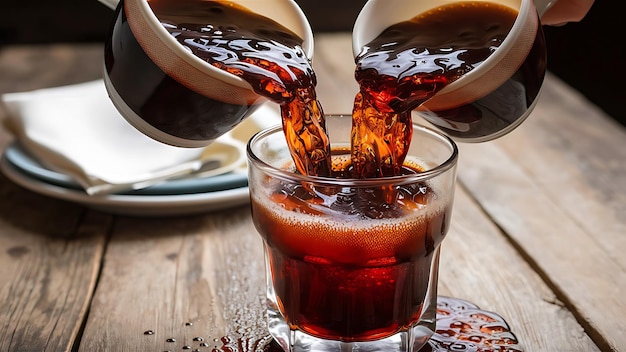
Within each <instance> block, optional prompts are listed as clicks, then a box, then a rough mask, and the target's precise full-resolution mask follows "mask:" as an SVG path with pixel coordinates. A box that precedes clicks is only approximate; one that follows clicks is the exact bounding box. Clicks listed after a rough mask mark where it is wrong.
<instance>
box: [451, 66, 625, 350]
mask: <svg viewBox="0 0 626 352" xmlns="http://www.w3.org/2000/svg"><path fill="white" fill-rule="evenodd" d="M548 79H549V80H550V85H549V86H548V87H551V88H552V89H550V88H549V89H547V90H546V92H544V93H545V95H544V96H543V97H542V98H541V99H542V100H541V101H540V102H539V104H538V106H537V110H536V112H535V113H534V114H533V116H531V118H530V119H529V120H528V121H527V122H526V123H525V124H524V125H522V127H521V128H519V129H518V130H517V131H515V132H513V133H512V134H511V135H510V136H507V137H505V138H502V139H501V140H498V141H496V142H495V143H484V144H480V145H463V146H462V147H463V148H462V150H461V152H462V159H461V161H462V162H461V165H460V170H461V171H460V172H459V179H460V180H461V182H462V183H463V184H465V185H466V187H467V189H468V190H469V191H470V192H471V193H472V196H473V197H474V198H475V199H477V201H478V202H479V203H480V204H481V205H482V206H483V207H484V209H485V211H486V212H487V213H488V214H489V215H490V216H491V217H492V218H493V219H494V221H495V222H496V223H497V224H498V225H499V226H500V227H502V228H503V229H504V231H505V232H506V233H507V235H508V236H510V238H511V240H512V241H514V242H515V245H516V246H517V247H518V248H519V249H520V251H521V252H522V253H523V255H524V256H525V257H527V259H528V260H529V262H531V263H532V265H533V266H535V268H536V269H537V270H538V272H540V273H541V275H542V276H543V277H544V279H545V280H546V281H547V282H548V283H549V284H550V285H551V286H552V287H553V288H554V290H555V291H556V292H557V295H558V297H559V299H560V300H561V301H563V302H564V303H565V304H566V306H567V307H568V308H569V309H571V310H572V311H573V312H574V313H575V315H576V316H577V318H578V319H579V321H580V322H581V324H583V326H584V327H585V329H586V330H587V333H589V334H590V335H591V337H592V338H593V339H594V341H596V343H598V344H599V345H600V346H601V347H602V348H603V350H607V351H609V350H610V351H616V350H619V349H620V348H624V346H626V327H625V325H624V324H623V318H624V316H625V314H626V304H625V303H624V300H623V299H622V293H623V292H626V272H625V271H624V268H625V263H626V261H625V260H624V256H623V250H624V248H626V242H625V241H626V240H625V238H624V230H626V220H625V219H624V217H623V215H624V213H625V212H624V211H625V210H626V209H625V208H624V206H625V204H626V202H625V198H624V191H623V190H624V189H625V188H626V178H624V176H623V175H624V171H625V169H624V168H625V165H624V163H623V160H625V157H626V153H625V152H624V149H623V148H619V147H617V148H614V147H613V146H618V145H624V143H623V142H625V141H626V133H625V132H624V130H623V129H622V128H621V127H619V126H617V125H616V124H614V123H612V122H610V121H609V120H608V119H607V118H606V117H605V116H602V115H601V113H599V112H598V111H595V110H591V109H589V108H586V105H585V104H584V103H583V100H582V98H581V97H578V98H579V99H580V100H579V99H576V97H577V96H576V95H575V94H574V93H573V92H571V91H567V88H566V87H565V86H563V85H561V84H560V83H559V82H557V81H555V80H554V79H553V78H552V77H549V78H548ZM563 107H566V108H563ZM562 110H566V111H567V110H569V111H571V112H572V113H571V114H568V115H567V116H563V115H562V113H557V111H562ZM620 160H621V161H620Z"/></svg>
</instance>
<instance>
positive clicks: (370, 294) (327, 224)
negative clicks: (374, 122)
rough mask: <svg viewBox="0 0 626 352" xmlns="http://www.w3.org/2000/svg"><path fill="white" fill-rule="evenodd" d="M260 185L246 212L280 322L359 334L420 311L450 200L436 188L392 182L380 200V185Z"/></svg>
mask: <svg viewBox="0 0 626 352" xmlns="http://www.w3.org/2000/svg"><path fill="white" fill-rule="evenodd" d="M346 159H347V160H349V152H348V154H347V156H346ZM346 165H347V163H343V164H342V165H335V168H334V169H335V172H336V173H339V174H341V173H343V172H345V171H346V170H345V166H346ZM402 172H403V173H405V174H411V173H416V172H420V171H419V169H417V168H411V167H405V168H403V171H402ZM261 192H263V191H261ZM267 192H269V194H268V195H264V196H262V197H259V198H256V197H252V214H253V217H254V223H255V225H256V227H257V230H258V231H259V233H260V234H261V236H262V237H263V238H264V240H265V244H266V250H267V253H268V264H269V266H270V268H271V273H272V274H271V280H272V284H273V288H274V292H275V296H276V299H277V301H278V305H279V306H280V310H281V312H283V314H284V318H285V320H286V321H287V323H288V324H289V325H291V326H293V327H296V328H297V329H300V330H302V331H305V332H307V333H309V334H311V335H314V336H317V337H321V338H326V339H337V340H344V341H365V340H374V339H378V338H383V337H386V336H389V335H392V334H394V333H396V332H398V331H399V330H400V329H402V328H404V327H406V326H408V325H410V324H411V323H412V322H415V321H417V320H418V319H419V318H420V313H421V312H422V309H423V308H424V307H423V304H424V297H425V296H427V294H426V290H427V288H428V286H429V282H430V280H431V263H432V260H433V254H434V250H435V248H437V246H438V244H439V242H440V241H441V240H442V239H443V237H444V235H445V233H446V231H447V228H448V223H449V219H450V209H449V208H448V204H450V203H449V202H448V201H447V200H445V199H443V198H439V197H440V195H438V194H437V192H436V191H435V190H432V189H431V188H430V187H429V186H428V185H427V184H413V185H407V186H398V187H394V194H396V198H395V199H394V201H392V202H389V201H388V200H387V199H386V197H387V195H388V193H389V189H386V188H383V187H381V188H374V187H368V188H358V187H346V186H343V187H337V188H336V189H333V188H332V187H328V188H322V189H319V188H317V189H315V190H314V191H311V189H310V188H309V187H307V186H303V185H293V184H292V185H286V184H284V183H283V182H281V181H280V180H273V181H272V180H270V181H269V185H268V187H267ZM266 197H268V198H269V199H270V201H267V198H266ZM323 199H324V200H326V201H325V205H324V206H323V207H319V206H318V204H319V203H320V202H322V200H323Z"/></svg>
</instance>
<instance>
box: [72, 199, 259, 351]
mask: <svg viewBox="0 0 626 352" xmlns="http://www.w3.org/2000/svg"><path fill="white" fill-rule="evenodd" d="M104 261H105V263H106V264H105V266H104V268H103V271H102V275H101V280H100V283H99V285H98V289H97V291H96V293H95V296H94V299H93V304H92V307H91V313H90V315H89V319H88V322H87V325H86V328H85V333H84V335H83V339H82V342H81V345H80V351H137V350H145V351H167V350H172V351H180V350H182V348H183V346H186V345H188V346H192V347H193V348H194V349H195V348H199V346H200V341H193V338H194V337H202V338H203V340H204V342H207V343H209V344H210V347H211V348H214V347H217V348H218V349H220V350H222V347H223V346H225V345H228V346H232V347H233V348H234V350H235V351H252V346H253V345H254V344H256V343H263V342H262V340H264V339H265V338H266V337H267V329H266V328H265V320H264V319H265V314H264V312H265V310H264V309H265V306H264V298H263V297H264V292H265V291H264V289H265V276H264V275H265V274H264V266H263V253H262V245H261V239H260V237H259V236H258V235H257V234H256V231H255V229H254V226H253V225H252V221H251V217H250V209H249V208H248V207H243V208H239V209H234V210H231V211H228V212H224V213H217V214H209V215H206V216H197V217H186V218H180V219H166V220H159V219H153V220H142V219H127V218H122V219H120V220H119V221H118V222H117V226H116V229H115V231H114V233H113V236H112V239H111V241H110V244H109V247H108V249H107V253H106V257H105V260H104ZM189 322H191V323H193V325H191V326H188V325H186V323H189ZM148 330H152V331H153V332H154V334H153V335H145V334H144V332H145V331H148ZM168 338H174V339H176V342H171V343H170V342H167V341H166V340H167V339H168ZM259 341H261V342H259ZM240 344H241V346H240Z"/></svg>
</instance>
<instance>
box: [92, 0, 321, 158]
mask: <svg viewBox="0 0 626 352" xmlns="http://www.w3.org/2000/svg"><path fill="white" fill-rule="evenodd" d="M100 1H101V2H102V3H104V4H105V5H107V6H109V7H111V8H115V11H116V14H115V21H114V24H113V26H112V29H111V32H110V34H109V37H108V39H107V42H106V44H105V60H104V61H105V63H104V66H105V67H104V82H105V86H106V88H107V91H108V94H109V96H110V98H111V100H112V101H113V103H114V105H115V106H116V107H117V109H118V110H119V111H120V113H121V115H123V116H124V117H125V118H126V120H127V121H128V122H129V123H130V124H131V125H133V126H134V127H135V128H137V129H138V130H140V131H141V132H143V133H144V134H146V135H148V136H149V137H152V138H153V139H156V140H158V141H161V142H164V143H167V144H171V145H174V146H179V147H203V146H206V145H208V144H210V143H211V142H212V141H213V140H215V139H216V138H217V137H219V136H221V135H223V134H224V133H226V132H228V131H230V130H231V129H232V128H233V127H235V126H236V125H237V124H238V123H239V122H241V121H242V120H244V119H245V118H246V117H247V116H248V115H250V114H251V113H252V112H253V111H254V110H256V108H257V107H259V106H260V105H261V104H263V103H264V102H265V101H266V100H265V99H264V98H262V97H261V96H259V95H258V94H256V93H255V92H254V90H253V89H252V87H251V86H250V84H248V83H247V82H246V81H244V80H243V79H241V78H240V77H238V76H235V75H233V74H231V73H228V72H226V71H224V70H221V69H219V68H216V67H214V66H212V65H210V64H208V63H207V62H205V61H203V60H201V59H199V58H198V57H197V56H195V55H194V54H192V53H191V52H189V51H188V50H186V49H185V48H184V47H183V45H181V44H180V43H179V42H178V41H177V40H176V39H175V38H174V37H173V36H172V35H170V34H169V32H168V31H167V30H166V29H165V28H164V27H163V25H162V24H161V23H160V21H159V19H158V18H157V16H156V15H155V14H154V13H153V11H152V9H151V7H150V5H149V3H148V0H121V1H119V3H118V1H117V0H100ZM224 1H226V2H229V0H222V2H224ZM230 1H231V2H232V3H234V4H236V5H240V6H243V7H245V8H247V9H249V10H250V11H252V12H254V13H257V14H259V15H261V16H264V17H267V18H269V19H272V20H274V21H275V22H277V23H279V24H281V25H282V26H284V27H286V28H287V29H289V30H291V31H292V32H293V33H295V34H296V35H298V36H299V37H300V38H301V39H302V40H303V42H302V45H301V46H302V49H303V50H304V53H305V54H306V56H307V57H308V58H309V59H310V58H311V57H312V54H313V34H312V30H311V27H310V25H309V22H308V20H307V18H306V17H305V15H304V13H303V12H302V10H301V9H300V7H299V6H298V5H297V4H296V2H295V1H294V0H263V1H259V0H230Z"/></svg>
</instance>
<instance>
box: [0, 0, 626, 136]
mask: <svg viewBox="0 0 626 352" xmlns="http://www.w3.org/2000/svg"><path fill="white" fill-rule="evenodd" d="M296 1H298V2H299V3H300V5H301V6H302V8H303V10H304V11H305V13H306V14H307V16H308V17H309V19H310V21H311V23H312V26H313V28H314V30H315V31H334V30H350V29H351V27H352V24H353V22H354V19H355V18H356V14H357V13H358V10H359V9H360V7H361V6H362V5H363V3H365V0H296ZM618 6H619V1H610V0H598V1H596V3H595V4H594V6H593V8H592V9H591V11H590V13H589V14H588V16H587V17H586V18H585V19H584V20H583V21H582V22H581V23H571V24H568V25H566V26H563V27H545V33H546V37H547V42H548V66H549V69H550V70H551V71H552V72H553V73H555V74H556V75H557V76H559V77H560V78H562V79H563V80H565V81H566V82H567V83H569V84H570V85H572V86H574V87H575V88H576V89H578V90H579V91H580V92H582V93H583V94H584V95H585V96H586V97H587V98H588V99H589V100H591V101H593V102H594V103H596V104H597V105H598V106H600V107H601V108H602V109H604V110H605V111H606V112H607V113H608V114H609V115H611V116H612V117H613V118H615V119H616V120H618V121H619V122H621V123H622V124H624V125H625V126H626V113H625V112H624V111H625V110H624V108H623V107H622V105H623V103H624V102H626V85H625V84H624V82H626V68H625V67H624V66H626V40H625V39H624V38H623V36H624V34H625V33H626V31H624V28H623V23H621V21H620V19H618V17H621V16H622V13H623V12H622V11H621V9H618ZM111 19H112V12H111V11H110V10H109V9H108V8H106V7H105V6H104V5H102V4H100V3H99V2H97V1H96V0H61V1H50V0H27V1H10V2H9V1H6V2H4V3H3V5H2V9H1V10H0V49H1V47H2V46H4V45H19V44H26V43H28V44H30V43H37V44H39V43H42V44H44V43H59V42H63V43H76V42H101V41H103V38H104V36H105V35H106V32H107V29H108V27H109V24H110V21H111ZM0 79H2V78H1V77H0Z"/></svg>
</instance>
